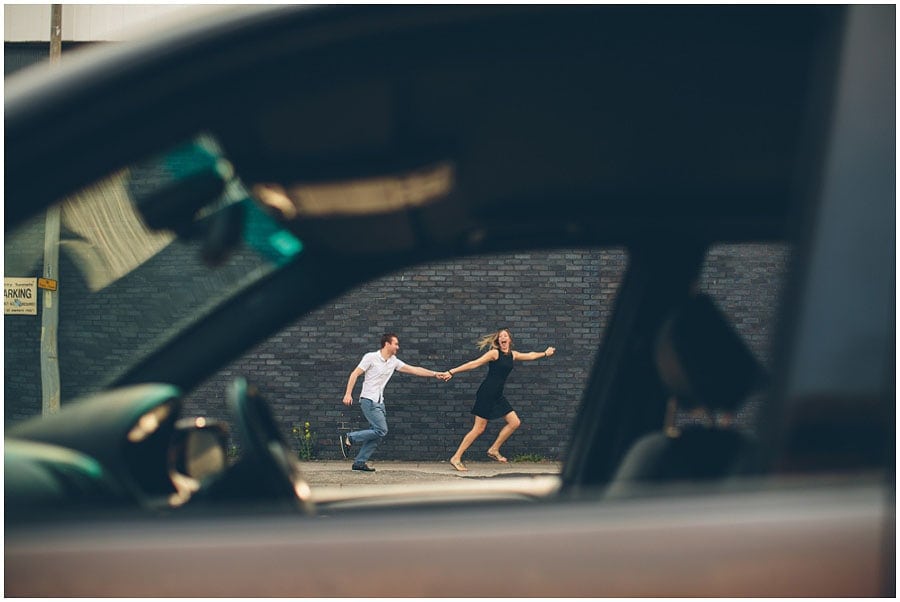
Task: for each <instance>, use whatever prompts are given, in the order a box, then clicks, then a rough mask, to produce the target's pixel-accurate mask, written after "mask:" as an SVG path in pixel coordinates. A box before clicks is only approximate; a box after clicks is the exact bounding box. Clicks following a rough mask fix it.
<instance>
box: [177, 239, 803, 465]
mask: <svg viewBox="0 0 900 602" xmlns="http://www.w3.org/2000/svg"><path fill="white" fill-rule="evenodd" d="M785 260H786V252H785V251H784V249H783V248H781V247H777V246H771V245H739V246H734V245H731V246H727V247H720V248H717V249H714V250H713V251H712V252H711V253H710V256H709V260H708V262H707V264H706V266H705V268H704V271H703V277H702V284H701V288H702V289H703V290H706V291H707V292H709V293H710V294H711V295H713V297H715V298H717V300H718V301H719V302H720V304H722V306H723V308H724V309H725V311H726V313H728V314H729V315H730V317H731V318H732V319H733V320H734V324H735V326H736V328H737V329H738V331H739V332H740V333H741V334H742V336H743V337H744V338H745V340H746V341H747V343H748V344H749V346H750V347H751V348H752V349H753V350H754V352H755V353H756V354H757V356H758V357H760V359H762V360H763V361H766V360H767V345H768V340H769V329H770V325H771V321H772V317H773V316H772V312H773V308H774V307H775V305H776V303H775V301H774V297H775V296H776V295H777V293H778V286H777V284H778V282H779V281H780V276H781V274H782V272H783V270H784V264H785ZM626 261H627V257H626V255H625V253H624V252H621V251H590V252H584V251H563V252H556V253H541V254H514V255H504V256H493V257H486V258H480V259H477V260H474V261H466V262H452V263H442V264H433V265H426V266H422V267H420V268H417V269H413V270H407V271H403V272H401V273H397V274H393V275H391V276H388V277H385V278H382V279H380V280H378V281H376V282H373V283H370V284H368V285H365V286H363V287H360V288H358V289H356V290H354V291H352V292H350V293H348V294H346V295H344V296H343V297H341V298H340V299H338V300H336V301H335V302H334V303H332V304H330V305H328V306H327V307H325V308H323V309H320V310H319V311H317V312H315V313H313V314H311V315H309V316H307V317H305V318H303V319H302V320H300V321H299V322H297V323H295V324H293V325H291V326H290V327H288V328H287V329H285V330H284V332H282V333H281V334H279V335H277V336H275V337H273V338H272V339H271V340H269V341H267V342H266V343H264V344H263V345H261V346H259V347H258V348H256V349H254V350H253V351H252V352H250V353H248V354H247V355H246V356H245V357H244V358H242V359H240V360H238V361H236V362H234V363H233V364H232V365H231V366H229V367H228V369H227V370H225V371H223V372H222V373H221V374H220V375H218V376H217V377H216V378H214V379H212V380H210V381H209V382H208V383H206V384H204V385H203V386H202V387H200V388H199V389H198V390H196V391H195V392H193V393H192V394H191V395H190V396H189V397H188V399H187V411H188V412H191V413H194V414H197V415H206V416H212V417H217V418H227V412H226V411H225V409H224V404H223V401H222V400H223V398H224V391H225V389H226V387H227V385H228V382H229V381H230V380H231V379H233V378H234V377H235V376H238V375H245V376H247V377H248V378H249V379H250V380H251V381H252V382H254V383H255V384H257V385H258V386H259V387H260V389H261V390H262V391H263V392H264V394H265V395H266V396H267V398H268V400H269V402H270V403H271V405H272V406H273V408H274V411H275V414H276V417H277V419H278V420H279V422H280V424H281V427H282V431H283V432H284V433H286V434H290V433H291V432H292V430H293V427H295V426H296V427H298V428H299V429H300V431H301V432H302V424H303V423H304V422H307V421H308V422H309V423H310V428H311V431H312V432H313V434H314V435H315V436H316V437H317V438H318V443H319V444H318V446H317V447H316V450H315V457H317V458H321V459H335V458H339V457H340V455H339V450H338V446H337V437H336V432H337V430H338V429H339V427H340V426H342V425H343V426H346V427H347V428H350V429H357V428H362V427H364V426H365V424H366V423H365V420H364V418H363V417H362V412H361V411H360V410H359V407H358V406H357V405H354V406H353V407H351V408H346V407H345V406H343V405H342V404H341V399H342V397H343V392H344V388H345V386H346V382H347V377H348V375H349V373H350V371H351V370H352V369H353V368H354V367H355V366H356V365H357V363H358V362H359V360H360V358H361V357H362V355H363V353H365V352H368V351H373V350H376V349H377V348H378V345H379V340H380V336H381V334H382V333H383V332H385V331H394V332H396V333H397V334H398V335H399V337H400V353H399V355H398V356H399V357H400V358H401V359H403V360H404V361H405V362H407V363H410V364H413V365H420V366H424V367H426V368H432V369H438V370H444V369H447V368H449V367H453V366H456V365H458V364H460V363H462V362H464V361H466V360H469V359H472V358H475V357H477V356H478V355H479V354H480V352H479V351H478V350H477V349H476V348H475V346H474V342H475V340H476V339H478V338H479V337H480V336H481V335H483V334H486V333H488V332H491V331H493V330H496V329H498V328H500V327H508V328H510V329H511V331H512V334H513V337H514V343H515V348H516V349H518V350H520V351H531V350H538V351H540V350H543V349H544V348H545V347H546V346H547V345H554V346H556V347H557V349H558V351H557V354H556V355H555V356H554V357H553V358H550V359H548V360H538V361H535V362H528V363H526V362H520V363H517V364H516V366H515V369H514V370H513V372H512V374H511V375H510V378H509V380H508V382H507V386H506V395H507V398H508V399H509V400H510V402H511V403H512V405H513V407H514V408H515V409H516V411H517V413H518V415H519V417H520V418H521V419H522V426H521V428H520V429H519V431H517V432H516V434H515V435H514V436H513V437H512V438H511V439H510V440H509V441H508V442H507V444H506V446H505V447H504V453H505V454H506V455H507V456H508V457H515V456H517V455H523V454H529V455H537V456H541V457H544V458H548V459H551V458H552V459H559V458H562V457H563V456H564V454H565V442H566V441H567V440H568V439H569V431H570V429H571V426H572V419H573V417H574V415H575V411H576V409H577V406H578V404H579V403H580V400H581V393H582V391H583V388H584V385H585V383H586V379H587V374H588V371H589V369H590V366H591V364H592V362H593V359H594V354H595V353H596V350H597V346H598V344H599V342H600V339H601V337H602V336H603V332H604V329H605V325H606V322H607V320H608V318H609V315H610V311H611V309H612V302H613V299H614V296H615V294H616V291H617V290H618V287H619V284H620V283H621V278H622V275H623V273H624V269H625V266H626ZM486 371H487V368H486V367H483V368H481V369H479V370H477V371H472V372H467V373H464V374H461V375H459V376H458V377H456V378H454V379H453V380H451V381H450V382H449V383H440V382H438V381H436V380H432V379H425V378H419V377H415V376H410V375H405V374H400V373H396V374H395V375H394V377H393V378H392V379H391V381H390V383H389V384H388V386H387V389H386V395H385V397H386V403H387V406H386V407H387V413H388V425H389V429H390V432H389V434H388V436H387V438H386V439H385V440H384V441H383V442H382V443H381V445H380V446H379V449H378V451H377V452H376V456H375V459H378V458H381V459H402V460H417V459H421V460H444V459H446V458H448V457H450V455H451V454H452V453H453V451H454V450H455V448H456V446H457V445H458V443H459V440H460V439H461V438H462V436H463V435H464V434H465V432H466V431H467V430H468V429H469V428H470V427H471V425H472V420H473V418H472V416H471V415H470V414H469V410H470V409H471V406H472V404H473V402H474V395H475V390H476V389H477V387H478V385H479V383H480V382H481V379H482V378H483V377H484V374H485V373H486ZM361 381H362V379H360V382H359V383H357V386H356V389H355V390H354V399H358V395H359V390H360V387H361ZM501 426H502V420H501V421H494V422H492V423H491V424H490V426H489V427H488V430H487V432H486V433H485V435H483V436H482V437H481V439H479V440H478V441H477V442H476V443H475V444H474V445H473V446H472V448H470V451H469V457H479V456H483V455H484V451H485V450H486V449H487V447H488V445H489V444H490V442H491V441H492V440H493V437H495V436H496V434H497V432H498V431H499V429H500V427H501ZM237 443H238V444H239V442H237ZM292 443H293V444H294V445H295V446H296V441H295V440H293V439H292Z"/></svg>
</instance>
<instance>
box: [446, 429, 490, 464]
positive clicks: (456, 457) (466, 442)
mask: <svg viewBox="0 0 900 602" xmlns="http://www.w3.org/2000/svg"><path fill="white" fill-rule="evenodd" d="M487 423H488V421H487V420H486V419H484V418H482V417H481V416H476V417H475V424H473V425H472V430H470V431H469V432H468V433H466V435H465V436H464V437H463V440H462V442H460V444H459V447H458V448H457V449H456V453H455V454H453V457H452V458H450V463H451V464H453V467H454V468H456V469H457V470H459V468H457V466H456V465H457V464H462V456H463V454H464V453H466V450H467V449H469V446H470V445H472V444H473V443H474V442H475V440H476V439H478V437H480V436H481V433H483V432H484V429H485V427H487Z"/></svg>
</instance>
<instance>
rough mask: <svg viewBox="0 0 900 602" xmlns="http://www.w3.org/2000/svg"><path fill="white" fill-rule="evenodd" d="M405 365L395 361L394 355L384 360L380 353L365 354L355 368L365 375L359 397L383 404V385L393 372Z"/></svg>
mask: <svg viewBox="0 0 900 602" xmlns="http://www.w3.org/2000/svg"><path fill="white" fill-rule="evenodd" d="M405 365H406V364H405V363H403V361H401V360H399V359H397V356H396V355H392V356H391V357H389V358H388V359H384V358H383V357H381V352H380V351H372V352H370V353H367V354H365V355H364V356H363V357H362V359H361V360H360V362H359V366H357V368H359V369H360V370H362V371H363V372H365V373H366V374H365V377H364V380H363V385H362V391H361V392H360V394H359V396H360V397H365V398H366V399H371V400H372V401H374V402H375V403H383V402H384V387H385V385H387V383H388V381H389V380H391V376H393V375H394V370H397V369H399V368H402V367H403V366H405Z"/></svg>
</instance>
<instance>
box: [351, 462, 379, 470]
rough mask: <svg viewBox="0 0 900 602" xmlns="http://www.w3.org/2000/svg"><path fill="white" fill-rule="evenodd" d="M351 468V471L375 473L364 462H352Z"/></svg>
mask: <svg viewBox="0 0 900 602" xmlns="http://www.w3.org/2000/svg"><path fill="white" fill-rule="evenodd" d="M352 468H353V470H362V471H364V472H375V469H374V468H372V467H371V466H369V465H368V464H366V463H365V462H354V463H353V466H352Z"/></svg>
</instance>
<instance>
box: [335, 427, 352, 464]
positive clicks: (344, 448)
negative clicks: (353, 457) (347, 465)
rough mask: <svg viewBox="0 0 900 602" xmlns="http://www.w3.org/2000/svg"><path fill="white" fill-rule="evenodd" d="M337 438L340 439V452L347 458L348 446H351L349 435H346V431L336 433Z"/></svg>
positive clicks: (348, 455)
mask: <svg viewBox="0 0 900 602" xmlns="http://www.w3.org/2000/svg"><path fill="white" fill-rule="evenodd" d="M338 438H339V439H340V442H341V453H342V454H344V457H345V458H349V457H350V448H351V447H352V445H351V444H350V435H348V434H346V433H340V434H339V435H338Z"/></svg>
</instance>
